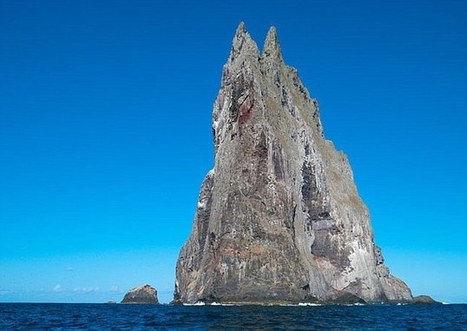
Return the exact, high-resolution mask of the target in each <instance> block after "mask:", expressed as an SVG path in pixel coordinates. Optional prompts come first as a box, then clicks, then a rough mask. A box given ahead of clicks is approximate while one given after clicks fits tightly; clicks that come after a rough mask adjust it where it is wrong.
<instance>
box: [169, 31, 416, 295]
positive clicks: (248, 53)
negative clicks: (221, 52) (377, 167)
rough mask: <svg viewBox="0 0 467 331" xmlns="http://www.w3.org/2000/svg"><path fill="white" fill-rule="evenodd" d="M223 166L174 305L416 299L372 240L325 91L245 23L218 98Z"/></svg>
mask: <svg viewBox="0 0 467 331" xmlns="http://www.w3.org/2000/svg"><path fill="white" fill-rule="evenodd" d="M212 130H213V135H214V145H215V165H214V169H213V170H211V171H210V172H209V173H208V174H207V176H206V178H205V179H204V182H203V184H202V187H201V192H200V196H199V202H198V206H197V210H196V216H195V220H194V224H193V229H192V233H191V235H190V238H189V239H188V241H187V242H186V243H185V245H184V246H183V248H182V249H181V252H180V256H179V259H178V262H177V270H176V284H175V287H176V288H175V301H178V302H186V303H194V302H198V301H204V302H214V301H215V302H243V303H281V302H291V303H294V302H295V303H297V302H362V301H365V302H381V301H384V302H404V301H406V302H408V301H411V300H412V295H411V292H410V290H409V288H408V287H407V285H406V284H405V283H404V282H402V281H401V280H399V279H397V278H395V277H393V276H392V275H390V273H389V270H388V268H387V267H386V266H385V265H384V260H383V257H382V254H381V249H380V248H379V247H377V246H376V245H375V243H374V241H373V230H372V228H371V225H370V220H369V213H368V210H367V208H366V206H365V205H364V203H363V202H362V200H361V199H360V197H359V195H358V193H357V189H356V187H355V184H354V181H353V175H352V170H351V168H350V165H349V161H348V160H347V157H346V155H345V154H344V153H342V152H338V151H336V149H335V148H334V146H333V144H332V142H331V141H329V140H326V139H325V138H324V136H323V128H322V125H321V121H320V115H319V108H318V103H317V101H316V99H313V98H311V97H310V94H309V93H308V91H307V89H306V88H305V87H304V86H303V84H302V82H301V80H300V78H299V76H298V74H297V71H296V70H295V69H294V68H292V67H289V66H287V65H285V64H284V61H283V58H282V53H281V48H280V45H279V42H278V39H277V35H276V30H275V28H274V27H272V28H271V29H270V30H269V32H268V35H267V37H266V41H265V44H264V47H263V51H262V53H260V52H259V51H258V47H257V46H256V44H255V42H254V41H253V40H252V39H251V37H250V35H249V34H248V32H247V31H246V29H245V26H244V24H243V23H241V24H240V25H239V27H238V29H237V32H236V34H235V37H234V39H233V46H232V49H231V52H230V56H229V58H228V60H227V63H226V64H225V66H224V68H223V73H222V85H221V88H220V91H219V94H218V96H217V99H216V101H215V104H214V110H213V124H212Z"/></svg>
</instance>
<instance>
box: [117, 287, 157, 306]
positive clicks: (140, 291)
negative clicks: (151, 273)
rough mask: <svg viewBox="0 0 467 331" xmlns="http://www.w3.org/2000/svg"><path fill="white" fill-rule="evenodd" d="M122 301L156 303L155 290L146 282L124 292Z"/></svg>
mask: <svg viewBox="0 0 467 331" xmlns="http://www.w3.org/2000/svg"><path fill="white" fill-rule="evenodd" d="M122 303H140V304H158V303H159V300H158V298H157V290H156V289H155V288H154V287H152V286H151V285H148V284H146V285H142V286H139V287H135V288H134V289H131V290H130V291H128V293H127V294H125V297H124V298H123V300H122Z"/></svg>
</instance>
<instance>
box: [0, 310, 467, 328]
mask: <svg viewBox="0 0 467 331" xmlns="http://www.w3.org/2000/svg"><path fill="white" fill-rule="evenodd" d="M0 330H1V331H5V330H467V305H466V304H462V305H458V304H452V305H427V306H422V305H399V306H398V305H362V306H346V305H325V306H171V305H120V304H54V303H0Z"/></svg>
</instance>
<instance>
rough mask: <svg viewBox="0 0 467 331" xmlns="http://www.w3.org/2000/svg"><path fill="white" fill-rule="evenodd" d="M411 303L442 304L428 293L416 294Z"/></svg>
mask: <svg viewBox="0 0 467 331" xmlns="http://www.w3.org/2000/svg"><path fill="white" fill-rule="evenodd" d="M413 303H414V304H416V305H439V304H442V303H441V302H439V301H436V300H434V299H433V298H432V297H430V296H429V295H417V296H415V297H413Z"/></svg>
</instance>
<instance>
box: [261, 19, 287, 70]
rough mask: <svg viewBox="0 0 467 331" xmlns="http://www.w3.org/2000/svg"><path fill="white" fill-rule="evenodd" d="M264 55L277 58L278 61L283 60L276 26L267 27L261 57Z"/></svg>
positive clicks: (264, 56)
mask: <svg viewBox="0 0 467 331" xmlns="http://www.w3.org/2000/svg"><path fill="white" fill-rule="evenodd" d="M266 57H267V58H272V59H274V60H278V61H280V62H282V61H283V59H282V50H281V45H280V43H279V38H278V36H277V31H276V28H275V27H274V26H271V28H270V29H269V31H268V34H267V35H266V39H265V41H264V46H263V52H262V58H266Z"/></svg>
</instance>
